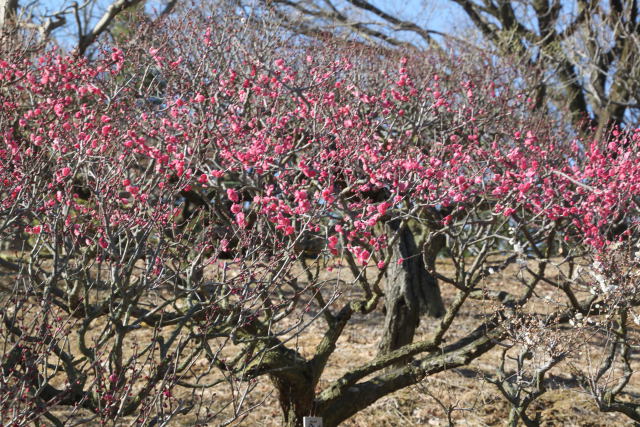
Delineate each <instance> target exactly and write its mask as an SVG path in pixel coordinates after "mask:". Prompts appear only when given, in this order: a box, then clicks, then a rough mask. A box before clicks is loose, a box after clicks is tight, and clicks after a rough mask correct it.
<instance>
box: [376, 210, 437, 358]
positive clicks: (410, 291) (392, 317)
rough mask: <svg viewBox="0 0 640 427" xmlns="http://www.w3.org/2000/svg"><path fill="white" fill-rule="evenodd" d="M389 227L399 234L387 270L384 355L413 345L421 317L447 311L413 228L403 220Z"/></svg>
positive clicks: (391, 222) (380, 351)
mask: <svg viewBox="0 0 640 427" xmlns="http://www.w3.org/2000/svg"><path fill="white" fill-rule="evenodd" d="M387 227H388V229H389V231H390V233H393V234H395V233H398V234H399V235H398V238H397V240H396V242H395V243H394V244H393V247H392V248H391V250H392V251H393V254H392V257H391V261H390V263H389V266H388V269H387V283H386V287H385V309H386V314H385V321H384V332H383V336H382V339H381V341H380V344H379V353H380V354H386V353H389V352H390V351H392V350H396V349H398V348H400V347H402V346H404V345H406V344H410V343H411V342H413V337H414V335H415V331H416V328H417V327H418V324H419V322H420V316H422V315H429V316H432V317H441V316H442V315H443V314H444V312H445V309H444V303H443V302H442V297H441V296H440V289H439V288H438V283H437V281H436V279H435V278H434V277H433V276H432V275H431V274H430V273H429V272H428V271H427V269H426V268H425V259H424V258H425V257H423V256H422V251H421V250H420V249H419V248H418V246H417V244H416V241H415V237H414V235H413V232H412V231H411V229H410V228H409V227H408V226H406V225H404V226H402V225H401V223H400V221H399V220H393V221H390V222H389V223H388V224H387ZM440 243H441V242H439V241H435V242H434V244H440ZM429 253H431V254H433V257H434V258H435V254H437V251H436V250H429ZM427 259H430V258H429V257H427ZM405 362H406V361H405ZM400 364H402V362H401V363H400Z"/></svg>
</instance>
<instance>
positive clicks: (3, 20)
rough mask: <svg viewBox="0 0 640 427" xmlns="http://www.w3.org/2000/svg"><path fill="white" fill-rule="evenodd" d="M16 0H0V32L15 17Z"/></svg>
mask: <svg viewBox="0 0 640 427" xmlns="http://www.w3.org/2000/svg"><path fill="white" fill-rule="evenodd" d="M17 9H18V0H0V32H2V31H3V30H4V29H5V27H6V26H7V24H8V23H9V22H10V21H11V20H12V19H13V18H14V17H15V15H16V10H17Z"/></svg>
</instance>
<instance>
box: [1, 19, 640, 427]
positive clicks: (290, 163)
mask: <svg viewBox="0 0 640 427" xmlns="http://www.w3.org/2000/svg"><path fill="white" fill-rule="evenodd" d="M214 18H215V19H214ZM214 18H212V17H211V16H208V17H207V16H206V15H203V14H199V13H197V12H195V11H191V12H190V13H188V14H186V15H184V16H183V17H182V18H179V19H178V18H176V19H174V20H171V21H168V20H167V21H164V22H163V26H162V27H159V26H156V25H155V24H154V25H152V26H150V27H148V28H145V29H144V31H143V32H142V33H141V34H140V35H136V36H134V37H135V38H134V39H133V40H132V41H131V42H130V43H126V42H123V44H122V45H121V46H103V48H102V56H101V57H100V58H99V59H96V60H95V61H93V62H90V61H88V60H86V59H83V58H81V57H78V56H73V55H64V54H62V53H60V52H57V51H56V50H49V51H43V52H41V54H40V55H39V56H37V57H29V56H26V54H23V53H21V52H23V51H20V50H19V49H18V48H16V47H15V46H13V47H11V46H9V47H7V46H5V47H3V49H4V51H2V54H1V55H0V57H1V58H2V60H0V102H1V105H2V110H1V111H0V127H1V129H2V147H1V151H0V161H1V168H0V174H1V175H0V183H1V185H2V187H1V190H0V191H1V194H2V211H1V212H2V215H1V217H0V218H1V219H2V221H1V225H0V230H1V232H2V238H3V241H4V242H5V251H4V252H3V256H2V258H0V267H1V268H2V270H3V274H4V278H3V293H2V301H3V305H2V310H1V312H0V315H1V317H2V325H1V326H0V342H1V343H2V359H1V360H2V377H0V414H1V415H0V417H1V418H2V420H3V423H4V420H6V421H7V423H13V424H16V425H22V424H27V423H30V422H33V421H35V420H39V419H41V417H45V418H47V419H48V420H49V421H51V422H53V423H54V424H56V425H63V424H64V423H65V422H66V421H67V420H68V419H70V418H71V417H76V416H82V417H83V419H85V420H96V422H97V421H100V422H102V423H107V422H112V421H116V420H122V419H129V420H131V421H133V422H135V423H140V424H156V423H162V424H167V423H169V422H170V421H171V420H173V419H179V418H181V417H190V418H185V419H189V420H190V421H189V422H195V423H223V424H224V423H230V422H233V421H234V420H237V419H239V418H242V417H243V416H245V415H246V413H247V412H248V411H250V410H252V409H253V405H254V404H253V403H249V402H252V401H251V400H250V399H249V398H248V396H249V395H250V392H251V391H252V390H253V389H254V388H255V387H256V384H258V383H257V379H259V378H260V377H266V378H268V379H269V380H270V382H271V384H272V386H273V389H274V390H275V392H276V394H277V397H278V401H279V403H280V407H281V409H282V414H283V419H284V423H285V424H286V425H291V426H295V425H301V424H302V418H303V417H304V416H307V415H315V416H320V417H323V419H324V422H325V425H329V426H332V425H337V424H339V423H340V422H342V421H344V420H346V419H347V418H349V417H350V416H352V415H354V414H355V413H357V412H358V411H360V410H362V409H364V408H366V407H367V406H369V405H371V404H372V403H373V402H375V401H376V400H378V399H380V398H381V397H384V396H386V395H388V394H390V393H393V392H394V391H397V390H400V389H402V388H405V387H408V386H411V385H414V384H417V383H419V382H420V381H422V380H423V379H424V378H427V377H428V376H430V375H433V374H436V373H439V372H443V371H447V370H451V369H454V368H456V367H460V366H464V365H468V364H470V363H471V362H472V361H474V360H475V359H477V358H478V357H480V356H482V355H483V354H485V353H487V352H489V351H491V350H492V349H494V348H495V347H496V346H499V347H500V348H502V349H503V352H502V356H501V357H502V362H503V363H502V367H501V370H500V371H499V373H498V374H497V375H496V376H495V377H491V378H490V380H491V381H492V382H493V383H495V384H496V385H497V388H498V390H499V391H500V392H501V393H502V394H503V395H504V397H505V398H506V399H507V401H508V402H509V404H510V405H511V407H512V420H513V423H517V422H518V421H519V420H522V421H524V422H525V423H527V424H530V423H531V422H533V420H532V418H531V417H532V416H531V415H530V414H529V413H528V412H527V408H528V407H529V406H530V404H531V402H533V400H534V399H535V398H536V397H538V396H539V395H541V394H542V393H543V392H544V386H545V382H544V377H545V375H546V373H547V372H549V370H551V369H552V368H553V367H554V366H556V365H558V364H559V363H562V362H563V361H565V360H567V359H569V358H570V357H571V355H572V354H573V352H574V351H575V350H576V349H577V348H578V347H579V346H578V345H576V344H575V343H576V342H578V338H577V337H579V336H585V335H587V334H603V335H606V336H608V337H609V338H610V339H611V341H610V345H609V346H608V347H607V349H608V350H607V351H609V353H608V356H607V357H605V358H604V359H603V362H602V364H601V367H600V368H599V369H598V371H597V372H595V373H590V372H583V373H576V375H578V376H579V378H584V384H586V387H587V388H589V390H590V392H591V393H592V394H593V395H594V397H595V399H596V402H597V403H598V404H599V406H600V407H601V409H603V410H605V411H622V412H624V413H625V414H627V415H628V416H630V417H632V418H634V419H637V418H638V417H639V415H638V413H639V411H638V409H637V408H636V407H635V406H634V405H632V404H629V403H624V402H625V400H624V399H620V397H621V396H623V395H624V393H625V387H627V386H628V385H629V383H630V380H629V379H630V377H631V373H632V372H633V366H632V363H631V362H630V352H631V346H630V340H631V338H630V336H631V334H630V333H629V332H628V330H627V322H626V319H627V318H628V317H629V316H632V315H633V312H632V308H633V307H634V306H635V305H636V304H637V303H638V302H639V300H638V295H637V284H636V282H637V280H635V279H634V278H635V277H636V276H635V275H636V270H635V268H634V265H633V264H634V262H635V261H634V258H633V257H634V249H633V247H632V243H633V242H632V237H634V236H635V234H634V233H635V231H636V215H637V214H636V210H637V205H636V203H637V199H636V197H637V195H638V192H639V189H640V168H639V167H638V160H639V156H640V153H639V152H638V149H637V139H638V138H639V137H640V134H639V133H634V132H619V131H617V130H615V131H614V132H613V133H612V134H611V137H610V138H609V139H607V140H606V141H599V140H593V141H592V140H571V139H570V137H569V136H567V135H564V134H562V133H561V132H559V131H557V129H558V127H557V126H556V125H555V124H554V123H553V122H552V121H551V120H549V119H548V118H547V117H544V116H540V115H536V114H535V113H534V112H532V101H531V99H529V98H528V97H527V96H526V95H523V94H522V93H520V92H519V89H518V86H517V82H514V81H513V79H511V74H510V70H509V68H508V64H503V63H501V64H497V65H496V64H495V63H494V58H491V57H483V56H482V55H481V54H479V53H477V52H473V55H474V61H469V60H468V58H467V57H465V56H464V55H462V56H461V55H455V54H451V55H448V56H447V55H442V54H441V53H427V54H418V53H417V52H413V51H412V52H389V51H376V50H371V49H369V48H366V47H364V46H360V45H357V44H344V43H341V42H339V41H335V40H328V41H326V42H325V43H322V44H319V43H317V42H314V41H309V40H306V39H304V38H299V37H294V36H292V35H291V34H288V33H287V32H284V31H280V30H278V28H277V25H274V24H272V23H269V22H268V20H265V21H261V20H260V19H263V18H264V16H262V17H260V18H257V17H254V19H246V18H244V17H240V16H237V15H235V11H233V10H232V11H228V12H225V13H223V12H221V11H218V12H217V15H214ZM612 218H616V219H618V221H617V223H621V222H622V223H624V224H625V225H626V229H625V230H619V229H615V230H614V229H612V227H610V226H609V221H610V220H611V219H612ZM623 218H624V219H625V220H624V221H621V220H622V219H623ZM416 223H417V224H421V229H422V230H427V232H425V234H424V235H423V236H421V237H419V238H418V236H415V235H414V233H413V232H412V230H413V229H414V228H412V227H413V225H415V224H416ZM438 256H441V257H444V259H447V260H448V262H449V263H450V265H451V266H452V268H451V269H448V270H446V271H444V270H439V269H438V268H437V263H436V258H437V257H438ZM616 257H617V258H616ZM613 259H621V260H625V261H624V262H622V261H621V262H620V263H612V262H611V261H610V260H613ZM595 261H597V262H596V263H595V266H593V263H594V262H595ZM513 266H517V269H516V270H517V273H516V274H514V277H513V280H512V281H514V282H515V283H516V285H514V286H515V288H514V286H512V287H511V288H509V289H507V288H506V287H505V288H501V287H500V286H498V287H496V286H493V285H492V284H495V283H496V282H498V283H502V282H501V280H502V279H501V278H504V277H505V275H506V274H507V271H513ZM441 288H442V290H443V292H444V290H446V291H447V293H448V295H451V298H449V300H448V301H447V304H445V303H444V302H443V299H442V296H441V293H440V292H441ZM549 290H553V291H555V290H559V291H560V292H561V294H557V295H556V294H554V295H555V296H554V297H553V298H555V299H552V298H551V297H549V298H550V299H544V298H541V295H542V294H544V293H545V292H548V291H549ZM549 292H550V291H549ZM541 300H542V301H543V302H545V304H543V307H542V308H540V301H541ZM470 301H477V302H478V303H479V304H483V307H484V314H483V315H481V316H479V317H478V319H477V323H476V324H475V325H474V326H473V327H471V328H466V329H465V328H463V329H459V328H457V327H456V324H457V320H458V319H459V318H460V316H462V315H464V314H465V313H469V311H470V310H472V309H471V308H469V307H470ZM382 306H384V310H385V311H386V314H385V319H384V320H378V321H379V322H380V328H379V329H380V330H382V332H381V333H377V334H376V332H375V331H372V339H373V337H379V339H380V352H379V354H378V355H377V356H375V357H373V358H372V359H371V360H369V361H368V362H367V363H364V364H360V365H355V366H351V367H349V369H348V371H347V372H346V373H345V374H344V375H341V376H340V377H339V378H334V379H331V380H328V379H326V378H325V377H323V375H325V374H326V372H325V371H326V367H327V365H328V363H330V358H331V356H332V355H333V354H334V352H335V351H336V349H337V348H338V347H339V346H340V343H339V339H340V338H341V337H342V335H343V332H344V331H345V328H348V326H349V325H350V323H351V322H353V321H354V320H356V319H358V318H361V317H362V316H365V315H370V316H373V315H375V312H376V311H378V310H380V309H381V307H382ZM473 307H476V308H477V307H478V306H477V305H475V306H473ZM473 310H475V309H473ZM424 315H431V316H433V317H437V318H439V319H438V320H429V322H428V325H426V329H427V331H428V334H427V336H426V337H421V338H419V339H416V335H415V334H416V327H417V325H418V322H419V320H420V317H421V316H422V317H424ZM594 319H596V320H594ZM570 322H571V323H570ZM312 323H313V324H314V325H321V326H319V327H318V328H319V329H314V331H315V330H322V331H323V332H322V334H321V336H318V337H317V340H316V343H317V345H315V346H314V348H313V349H311V350H309V348H307V349H305V350H304V351H303V349H302V348H301V346H300V344H299V341H298V339H299V338H300V337H301V336H302V335H303V334H304V333H305V330H306V329H308V328H309V327H310V325H311V324H312ZM571 324H573V326H574V327H573V328H567V326H569V325H571ZM581 334H582V335H581ZM611 337H614V338H611ZM512 354H517V355H519V356H518V357H516V358H515V359H514V360H517V361H518V363H517V364H516V366H515V368H513V367H512V366H511V365H510V364H509V363H510V362H509V361H510V360H511V359H510V357H511V356H512ZM532 355H535V357H534V356H532ZM617 355H621V357H620V358H617ZM620 363H621V364H622V365H620ZM620 366H623V368H624V372H625V375H624V376H623V379H621V380H620V382H619V383H618V384H617V385H615V386H613V387H612V386H611V383H610V382H606V381H605V376H606V374H607V373H608V372H613V371H612V370H615V369H618V368H619V367H620ZM510 369H516V370H517V372H518V375H519V376H518V378H521V379H522V381H520V382H514V381H511V380H510V377H511V375H510V374H508V372H509V370H510ZM527 378H530V379H531V378H532V380H531V381H529V382H527V381H526V379H527ZM127 417H128V418H127ZM193 420H195V421H193ZM92 422H93V421H92Z"/></svg>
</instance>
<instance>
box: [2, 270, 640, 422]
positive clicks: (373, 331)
mask: <svg viewBox="0 0 640 427" xmlns="http://www.w3.org/2000/svg"><path fill="white" fill-rule="evenodd" d="M346 270H347V269H346V268H345V269H344V274H343V277H345V278H347V276H349V275H348V273H346ZM438 271H439V272H441V273H442V274H445V275H447V273H451V272H452V266H451V265H450V264H449V263H448V262H445V261H439V262H438ZM333 274H335V272H334V273H333ZM341 274H342V273H341ZM518 274H521V273H519V272H518V267H517V266H514V267H510V268H509V269H507V270H505V271H504V272H503V273H502V274H500V275H496V276H497V277H493V276H492V278H491V280H490V281H487V283H484V284H483V286H485V287H486V289H487V290H505V291H508V292H512V293H514V294H518V293H520V292H522V285H520V284H519V283H518V281H517V276H518ZM5 277H6V276H5ZM303 277H304V276H303V275H301V281H302V280H304V279H303ZM2 280H4V279H2ZM336 290H337V291H339V292H341V293H342V297H341V298H348V297H349V296H350V295H351V296H354V295H358V294H359V291H358V290H357V289H356V288H355V287H354V285H345V284H344V283H343V284H339V285H337V286H336V287H333V286H328V287H327V288H326V289H324V290H323V293H326V294H327V296H329V295H331V294H332V293H333V292H334V291H336ZM442 292H443V298H444V300H445V303H447V304H450V303H451V301H452V300H453V298H454V297H455V289H453V288H452V287H451V286H443V287H442ZM561 297H562V296H561V295H560V294H559V293H558V291H557V290H556V289H554V288H552V287H551V286H547V287H544V286H541V287H539V289H538V290H537V291H536V296H535V297H534V300H532V303H530V304H531V307H530V308H529V309H528V310H529V311H531V312H534V311H535V312H536V313H538V314H545V313H548V312H550V311H552V310H554V309H557V308H558V306H557V305H555V302H558V303H562V301H563V300H562V298H561ZM5 301H6V300H5ZM341 301H342V299H339V300H338V301H337V303H336V304H334V306H339V305H340V303H341ZM494 307H495V306H494V303H492V302H489V301H484V300H481V299H476V300H470V301H469V302H468V307H467V308H466V309H464V310H463V311H462V313H461V314H460V316H458V318H457V319H456V321H455V323H454V325H453V327H452V328H451V330H450V333H449V336H448V338H447V342H453V341H455V340H456V339H457V338H460V337H462V336H464V335H465V333H468V331H470V330H472V329H474V328H475V327H476V326H477V325H478V324H479V323H480V322H481V321H482V320H483V319H484V318H485V316H486V315H487V314H489V313H493V312H494ZM315 310H317V307H316V308H315ZM315 314H317V311H314V308H313V307H312V309H311V310H310V311H308V312H306V313H304V314H303V313H301V314H300V316H302V317H305V318H307V319H308V318H310V317H311V316H313V315H315ZM383 318H384V315H383V313H382V312H381V310H377V311H375V312H374V313H372V314H371V315H368V316H366V317H365V316H356V317H355V318H354V319H353V320H352V322H351V323H350V324H349V325H348V326H347V327H346V329H345V331H344V333H343V335H342V337H341V338H340V340H339V341H338V344H337V349H336V351H335V353H334V354H333V355H332V357H331V359H330V360H329V363H328V365H327V368H326V371H325V374H324V376H323V378H322V380H321V382H320V384H319V389H320V390H321V389H323V388H324V387H325V386H326V385H328V384H329V383H330V382H331V381H332V380H335V379H337V378H339V377H340V376H341V375H343V374H344V373H346V372H348V371H349V370H350V369H352V368H354V367H357V366H359V365H362V364H365V363H367V362H368V361H370V360H371V359H373V358H374V357H375V356H376V353H377V343H378V341H379V339H380V336H381V325H382V323H383ZM294 320H297V319H292V321H294ZM433 325H434V321H433V320H432V319H423V321H422V322H421V325H420V327H419V330H418V336H417V337H416V339H417V340H420V339H426V338H428V337H429V336H430V333H431V331H432V329H433ZM103 326H104V325H103V324H101V322H99V321H97V322H95V325H94V326H93V327H94V328H95V329H96V333H98V331H99V330H100V329H101V328H102V327H103ZM324 328H325V323H324V320H323V319H322V318H321V317H320V318H318V319H317V321H316V322H314V323H312V324H311V325H310V326H308V327H307V328H306V329H304V330H303V331H302V332H300V334H299V336H298V337H297V338H295V339H292V340H291V341H289V342H288V345H289V346H293V347H296V348H297V350H298V351H299V352H301V353H302V354H303V355H304V356H307V357H308V356H311V355H312V354H313V351H314V349H315V347H316V345H317V344H318V343H319V341H320V338H321V336H322V334H323V332H324ZM576 331H578V329H574V328H570V327H568V328H567V329H566V330H565V331H564V333H563V336H562V337H561V340H560V341H561V342H560V344H559V345H566V346H567V347H568V348H574V349H577V351H576V352H575V354H573V355H572V356H571V357H569V358H568V359H566V360H565V361H564V362H562V363H561V364H560V365H558V366H556V367H555V368H554V369H552V370H551V372H550V375H549V376H548V381H549V383H548V389H549V390H548V391H547V392H546V393H545V394H544V395H543V396H542V397H541V398H540V399H539V400H538V401H537V402H536V403H535V404H534V407H533V408H531V409H530V412H529V413H530V414H532V413H533V411H539V412H540V414H541V421H542V425H543V426H559V425H562V426H572V425H574V426H610V425H616V426H624V425H629V426H631V425H633V423H632V422H631V421H630V420H628V419H627V418H626V417H624V416H622V415H616V414H603V413H600V412H599V411H598V410H597V408H596V406H595V404H594V403H593V400H592V398H591V397H590V396H589V395H588V394H587V393H586V391H585V390H583V389H582V388H581V387H580V386H579V383H578V382H577V381H576V379H575V376H574V375H573V372H576V371H583V372H588V371H590V370H591V371H593V369H595V368H594V365H597V362H599V361H600V360H602V357H603V350H602V348H603V345H602V344H603V342H602V337H599V336H597V335H588V334H582V333H579V332H576ZM152 332H153V331H152V330H151V329H148V328H147V329H142V330H139V331H137V332H136V333H135V337H134V338H135V340H136V341H138V342H140V343H148V342H149V341H150V339H151V334H152ZM638 332H640V331H639V330H638V328H637V326H636V325H630V334H631V336H632V339H634V340H635V341H636V342H637V338H638ZM542 345H544V343H542V344H541V346H542ZM501 351H502V348H501V347H497V348H494V349H493V350H492V351H490V352H489V353H487V354H485V355H483V356H482V357H480V358H479V359H477V360H475V361H474V362H472V363H471V364H470V365H469V366H467V367H464V368H461V369H453V370H450V371H447V372H443V373H441V374H438V375H434V376H432V377H429V378H427V379H426V380H424V381H423V382H422V383H420V384H419V385H416V386H413V387H410V388H407V389H404V390H400V391H398V392H396V393H394V394H391V395H389V396H387V397H384V398H382V399H380V400H378V401H377V402H375V403H374V404H373V405H372V406H370V407H369V408H367V409H365V410H363V411H361V412H360V413H358V414H357V415H355V416H354V417H352V418H351V419H349V420H348V421H347V422H345V423H344V424H343V425H345V426H363V427H364V426H367V427H368V426H399V425H402V426H412V425H416V426H422V425H433V426H445V425H448V420H447V419H448V415H449V416H450V417H451V419H452V420H453V421H454V422H455V423H456V424H458V425H472V426H484V425H489V426H492V425H504V423H505V421H506V419H507V416H508V413H509V406H508V404H507V402H506V400H505V399H504V398H503V397H502V396H501V395H500V394H499V393H498V392H497V389H496V387H495V386H494V385H492V384H490V383H489V382H487V381H486V378H490V377H492V376H494V375H495V372H496V367H497V366H498V365H497V364H498V361H499V355H500V352H501ZM234 352H235V349H234V348H233V346H227V347H226V348H225V350H224V352H223V353H225V354H226V355H228V356H229V357H232V356H233V354H234ZM534 361H535V357H534ZM633 365H634V366H633V368H634V369H637V368H638V367H640V360H638V357H637V356H635V357H634V359H633ZM198 376H200V379H199V381H201V382H206V381H211V380H214V379H216V378H219V374H218V373H216V371H215V370H212V369H210V367H209V366H208V362H207V361H206V360H205V359H201V360H197V361H196V362H195V363H194V365H193V367H192V369H191V372H190V375H189V376H188V377H185V378H183V380H185V381H190V380H191V381H193V380H194V379H195V378H196V377H198ZM243 387H244V385H243V384H238V389H236V391H238V390H242V389H243ZM627 390H629V391H630V392H631V393H632V395H629V396H628V398H629V399H637V398H638V396H640V380H638V378H637V377H636V376H635V375H634V376H633V377H632V379H631V383H630V385H629V387H628V388H627ZM214 393H215V394H214ZM173 394H174V397H175V398H176V399H182V400H188V399H193V398H194V395H193V394H191V392H190V391H188V390H185V389H181V388H180V387H176V388H175V389H174V390H173ZM198 399H202V402H203V403H205V402H206V403H205V404H206V405H211V406H212V409H213V410H217V409H220V408H218V407H216V406H217V405H219V404H221V402H228V401H229V400H230V399H231V391H230V389H229V388H225V389H224V390H223V389H221V388H218V389H216V390H215V392H211V391H204V392H203V394H202V395H201V396H200V397H199V398H198ZM254 405H255V408H254V409H253V410H251V411H250V412H249V413H248V414H246V416H244V417H243V418H241V419H240V420H238V421H236V422H234V424H235V425H247V426H278V425H280V424H281V421H280V417H281V415H280V409H279V407H278V404H277V399H276V396H275V395H274V394H273V391H272V388H271V385H270V383H269V381H268V379H266V378H261V379H260V380H258V382H257V383H256V384H255V388H254V389H253V390H252V392H251V393H249V394H248V395H247V397H246V400H245V407H252V406H254ZM229 409H230V408H229ZM226 412H227V413H228V412H229V410H227V411H226ZM54 413H55V414H57V415H60V416H62V418H65V415H69V412H68V411H67V410H66V409H63V408H59V410H57V411H54ZM87 415H88V414H83V413H81V412H76V413H74V414H73V415H71V418H70V421H71V420H73V421H74V422H76V423H77V422H78V421H81V420H82V419H83V417H86V416H87ZM85 419H86V418H85ZM42 421H44V420H42ZM128 421H129V423H132V424H135V420H133V419H130V420H128ZM194 423H195V418H192V417H190V416H189V415H187V416H183V417H182V418H180V419H178V420H176V421H175V422H173V424H172V425H176V426H179V425H185V426H186V425H193V424H194ZM127 424H128V423H127ZM122 425H126V424H122Z"/></svg>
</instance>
